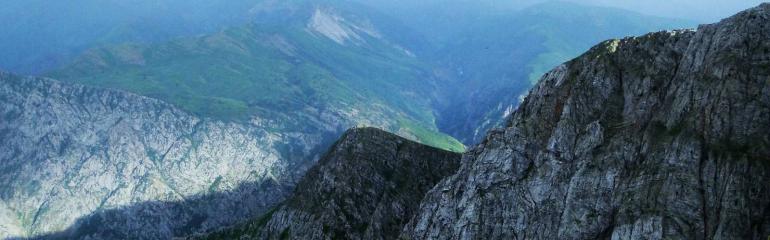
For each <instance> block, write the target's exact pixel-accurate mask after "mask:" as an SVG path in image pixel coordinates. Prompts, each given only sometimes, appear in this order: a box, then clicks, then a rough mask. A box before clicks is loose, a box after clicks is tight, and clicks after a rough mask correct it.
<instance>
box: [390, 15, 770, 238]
mask: <svg viewBox="0 0 770 240" xmlns="http://www.w3.org/2000/svg"><path fill="white" fill-rule="evenodd" d="M463 159H464V161H463V162H462V165H461V167H460V168H459V170H458V172H457V173H456V174H454V175H452V176H450V177H447V178H445V179H444V180H442V181H441V182H440V183H439V184H438V185H436V186H435V187H434V188H433V189H432V190H431V191H430V192H429V193H428V194H427V195H426V197H425V199H424V200H423V202H422V203H421V210H420V211H418V214H417V215H416V216H415V217H414V218H413V219H412V220H411V221H410V223H409V224H408V225H407V227H405V229H404V231H403V234H402V235H401V237H400V238H401V239H766V238H767V237H768V235H770V185H768V184H767V183H768V182H770V4H767V3H766V4H762V5H761V6H759V7H756V8H753V9H749V10H747V11H744V12H741V13H738V14H737V15H735V16H734V17H731V18H728V19H725V20H723V21H721V22H719V23H716V24H710V25H701V26H700V27H699V28H698V30H697V31H694V30H684V31H663V32H656V33H651V34H647V35H644V36H640V37H629V38H624V39H620V40H608V41H604V42H602V43H601V44H599V45H596V46H595V47H593V48H592V49H591V50H589V51H588V52H587V53H585V54H583V55H581V56H580V57H578V58H576V59H574V60H572V61H569V62H567V63H565V64H563V65H560V66H559V67H557V68H555V69H554V70H552V71H551V72H549V73H547V74H546V75H544V76H543V77H542V78H541V80H540V82H539V83H538V84H537V85H536V86H535V88H534V89H532V91H531V92H530V94H529V95H528V96H527V97H526V99H525V100H524V102H523V103H522V105H521V106H520V107H519V108H518V109H517V110H516V111H515V112H514V113H513V114H512V116H511V117H510V118H509V119H508V120H507V121H506V125H505V128H504V129H498V130H494V131H491V132H490V133H489V134H488V135H487V137H486V138H485V139H484V141H482V142H481V144H479V145H477V146H476V147H474V148H473V149H472V150H470V151H469V152H467V153H466V154H465V155H464V157H463Z"/></svg>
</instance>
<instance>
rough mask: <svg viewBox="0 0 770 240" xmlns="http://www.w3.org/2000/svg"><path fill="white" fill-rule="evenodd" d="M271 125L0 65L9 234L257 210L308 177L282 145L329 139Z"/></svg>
mask: <svg viewBox="0 0 770 240" xmlns="http://www.w3.org/2000/svg"><path fill="white" fill-rule="evenodd" d="M263 129H265V128H261V127H255V126H250V125H239V124H233V123H224V122H220V121H212V120H205V119H200V118H197V117H194V116H192V115H190V114H187V113H185V112H183V111H180V110H178V109H177V108H174V107H172V106H171V105H169V104H166V103H163V102H161V101H158V100H154V99H151V98H146V97H141V96H138V95H134V94H130V93H126V92H122V91H114V90H106V89H99V88H92V87H86V86H82V85H77V84H67V83H62V82H58V81H55V80H51V79H45V78H34V77H19V76H14V75H11V74H7V73H0V173H2V174H0V200H1V201H0V238H6V237H32V236H38V235H41V234H47V233H53V232H60V231H62V230H65V231H63V232H60V233H59V235H57V236H60V237H62V238H86V237H92V238H97V239H105V238H107V239H168V238H171V237H172V236H179V235H184V234H186V233H190V232H198V231H205V230H209V229H214V228H218V227H220V226H223V225H229V224H233V223H235V222H237V221H238V220H243V219H246V218H250V217H254V216H258V215H259V214H262V213H263V212H264V211H265V210H267V209H269V208H270V207H272V206H273V205H274V204H275V203H277V202H279V201H281V200H283V199H284V197H285V196H286V195H287V194H288V193H289V192H290V186H293V182H294V181H296V180H294V179H293V178H294V177H295V175H299V174H298V173H296V172H294V170H296V171H300V170H297V168H296V167H292V165H291V164H292V161H290V160H292V159H287V158H285V155H282V153H281V152H279V151H278V150H277V149H281V146H282V145H283V143H285V142H290V141H295V142H303V141H304V142H305V143H307V144H305V146H313V145H318V141H320V140H319V138H320V137H318V136H310V135H306V136H302V137H292V135H291V134H290V133H285V134H276V133H272V132H268V131H266V130H263ZM300 146H302V145H300ZM297 159H300V158H299V157H297V158H296V159H293V160H295V162H296V161H299V160H297ZM303 160H304V158H303ZM290 169H293V170H292V171H290ZM220 193H223V194H220ZM204 195H205V197H203V196H204ZM92 213H93V214H92ZM89 215H94V216H95V217H94V218H91V219H81V218H83V217H86V216H89ZM81 220H85V221H81ZM49 237H54V236H49Z"/></svg>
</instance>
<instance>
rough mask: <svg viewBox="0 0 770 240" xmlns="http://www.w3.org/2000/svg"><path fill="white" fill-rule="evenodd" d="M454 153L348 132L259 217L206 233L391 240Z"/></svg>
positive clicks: (451, 167) (369, 131)
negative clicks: (283, 198)
mask: <svg viewBox="0 0 770 240" xmlns="http://www.w3.org/2000/svg"><path fill="white" fill-rule="evenodd" d="M459 161H460V154H458V153H454V152H448V151H444V150H439V149H436V148H432V147H428V146H425V145H421V144H418V143H416V142H412V141H409V140H406V139H404V138H401V137H398V136H396V135H394V134H391V133H388V132H385V131H382V130H378V129H374V128H358V129H353V130H350V131H348V132H347V133H346V134H345V135H344V136H343V137H342V138H341V139H340V140H339V141H338V142H337V143H336V144H335V146H333V147H332V148H331V150H330V151H329V152H328V153H327V154H326V155H325V156H324V157H323V159H321V160H320V161H319V163H318V165H316V166H315V167H313V168H312V169H311V170H310V171H308V173H307V175H306V176H305V177H304V178H303V179H302V180H301V181H300V182H299V184H298V185H297V190H296V191H295V192H294V194H293V195H292V196H291V197H290V198H289V199H288V200H287V201H286V202H284V203H283V204H282V205H281V206H280V207H278V208H277V209H275V210H273V211H271V212H270V213H268V214H267V215H266V216H264V217H263V218H261V219H258V220H256V221H253V222H251V223H248V224H246V225H244V226H239V227H236V228H233V229H227V230H224V231H222V232H219V233H217V234H213V235H210V236H206V238H212V239H218V238H222V239H233V238H239V237H240V238H254V239H395V238H397V237H398V235H399V233H400V231H401V228H402V226H403V225H404V224H405V223H406V222H407V221H408V220H409V218H410V217H411V216H412V215H413V213H414V212H415V210H417V208H418V206H419V202H420V200H422V197H423V196H424V194H425V193H426V192H427V191H428V190H429V189H430V188H431V187H432V186H434V185H435V184H436V183H437V182H438V181H439V180H441V179H442V178H443V177H446V176H448V175H450V174H452V173H454V171H455V170H457V167H458V166H459Z"/></svg>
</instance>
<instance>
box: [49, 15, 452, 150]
mask: <svg viewBox="0 0 770 240" xmlns="http://www.w3.org/2000/svg"><path fill="white" fill-rule="evenodd" d="M360 35H361V36H363V37H362V39H360V40H358V41H357V42H349V43H345V44H339V43H337V42H334V41H332V40H331V39H328V38H326V37H324V36H320V34H318V33H314V32H311V31H309V30H308V29H307V28H306V27H305V25H304V24H302V23H301V22H298V23H289V24H288V25H283V26H281V27H274V26H270V25H257V24H253V25H249V26H244V27H236V28H231V29H228V30H226V31H222V32H219V33H217V34H213V35H208V36H201V37H194V38H181V39H177V40H174V41H170V42H167V43H161V44H124V45H117V46H111V47H103V48H96V49H92V50H90V51H88V52H86V53H85V54H83V55H82V56H80V57H79V58H78V59H77V60H75V61H74V62H73V63H71V64H69V65H66V66H65V67H63V68H61V69H59V70H56V71H53V72H50V73H49V75H50V76H52V77H54V78H57V79H62V80H65V81H72V82H79V83H84V84H88V85H95V86H101V87H108V88H117V89H123V90H127V91H131V92H135V93H139V94H142V95H146V96H150V97H154V98H158V99H162V100H164V101H167V102H170V103H173V104H175V105H177V106H179V107H180V108H182V109H184V110H187V111H189V112H192V113H196V114H198V115H201V116H206V117H213V118H219V119H223V120H228V121H246V120H249V119H250V118H251V117H252V116H259V117H261V118H268V119H277V121H279V122H280V124H279V125H280V126H279V128H283V129H295V130H296V129H301V128H303V127H304V125H307V124H312V122H310V121H309V120H306V119H305V118H301V117H300V118H295V117H292V116H294V115H296V114H299V115H301V114H302V113H301V112H303V111H305V110H306V109H309V108H312V109H318V110H319V111H324V110H328V111H334V112H339V113H340V114H341V115H347V116H346V118H348V119H346V120H349V121H351V122H353V123H358V124H372V122H375V124H381V125H385V126H381V127H385V128H388V129H390V130H392V131H397V132H399V133H402V134H403V135H406V136H411V137H413V138H415V140H419V141H421V142H423V143H426V144H429V145H433V146H436V147H441V148H444V149H449V150H454V151H462V150H463V149H464V146H463V145H462V144H460V143H459V142H458V141H456V140H454V139H453V138H451V137H449V136H447V135H444V134H441V133H438V131H437V130H436V129H437V128H436V126H435V124H434V122H435V117H434V115H433V110H432V108H431V101H432V100H431V97H430V96H431V94H433V92H434V91H435V90H434V89H433V84H435V83H434V82H432V80H431V76H430V74H429V73H427V72H426V71H425V70H424V69H428V68H427V67H426V66H423V65H422V64H423V63H421V62H420V61H418V60H417V59H416V58H414V57H413V56H411V55H409V54H407V53H406V52H405V51H403V50H402V49H400V48H398V47H397V46H395V45H394V44H391V43H389V42H388V41H385V40H383V39H379V38H377V37H375V36H368V35H364V34H360ZM309 118H312V117H307V119H309ZM378 118H379V119H378ZM372 119H375V120H372Z"/></svg>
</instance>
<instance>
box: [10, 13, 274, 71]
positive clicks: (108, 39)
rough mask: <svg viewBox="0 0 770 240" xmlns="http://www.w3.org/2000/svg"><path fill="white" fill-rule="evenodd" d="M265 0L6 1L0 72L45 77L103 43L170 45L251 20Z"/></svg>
mask: <svg viewBox="0 0 770 240" xmlns="http://www.w3.org/2000/svg"><path fill="white" fill-rule="evenodd" d="M261 1H263V0H228V1H206V0H152V1H150V0H131V1H126V0H70V1H47V0H6V1H3V3H2V4H3V6H2V7H0V29H3V34H0V53H2V54H0V69H3V70H8V71H13V72H17V73H24V74H33V73H41V72H44V71H47V70H50V69H52V68H56V67H58V66H60V65H61V64H64V63H67V62H69V61H70V60H71V59H72V58H73V57H75V56H77V55H79V54H80V53H81V52H82V51H84V50H86V49H88V48H92V47H95V46H98V45H102V44H115V43H122V42H156V41H166V40H169V39H171V38H174V37H179V36H193V35H197V34H203V33H212V32H216V31H219V30H221V29H223V28H225V27H229V26H233V25H241V24H245V23H247V22H249V21H250V20H251V18H252V17H253V13H251V12H250V11H249V10H250V9H251V8H252V7H253V5H255V4H257V3H258V2H261Z"/></svg>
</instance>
